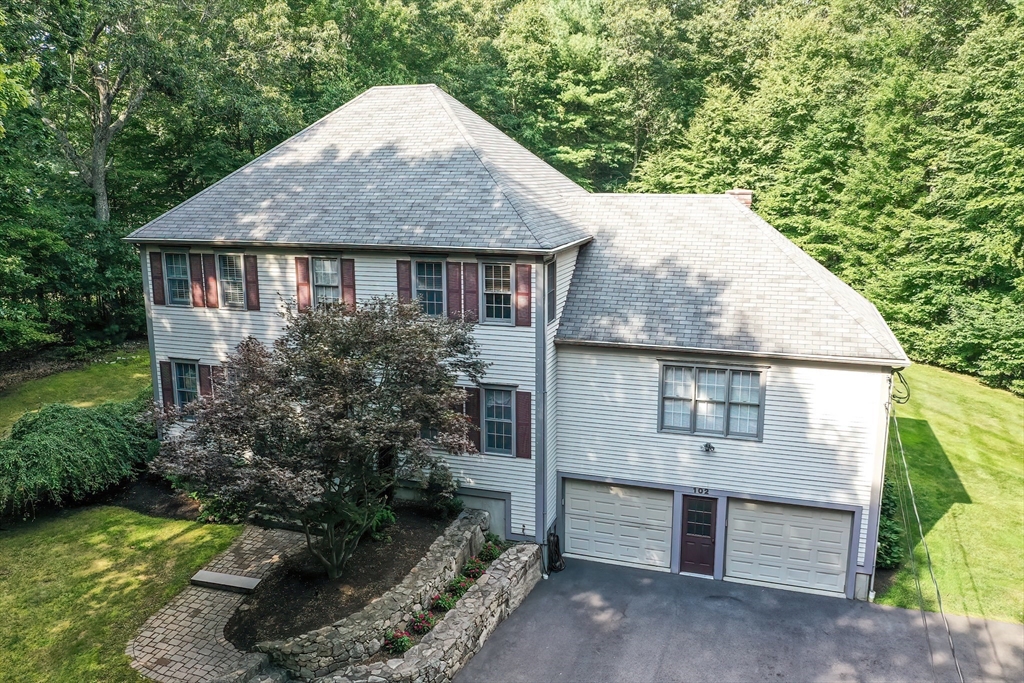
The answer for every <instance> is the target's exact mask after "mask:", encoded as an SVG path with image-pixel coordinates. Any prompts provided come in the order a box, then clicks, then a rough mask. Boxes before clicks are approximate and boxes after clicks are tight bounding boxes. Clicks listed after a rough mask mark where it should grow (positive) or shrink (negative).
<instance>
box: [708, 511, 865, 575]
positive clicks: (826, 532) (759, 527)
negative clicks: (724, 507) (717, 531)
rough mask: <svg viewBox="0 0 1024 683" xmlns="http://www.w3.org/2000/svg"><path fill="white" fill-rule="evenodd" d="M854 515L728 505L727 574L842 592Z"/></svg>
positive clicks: (838, 512)
mask: <svg viewBox="0 0 1024 683" xmlns="http://www.w3.org/2000/svg"><path fill="white" fill-rule="evenodd" d="M852 519H853V513H852V512H843V511H839V510H824V509H822V508H812V507H800V506H797V505H778V504H774V503H758V502H754V501H748V500H737V499H732V500H730V501H729V516H728V522H727V524H728V526H727V528H726V550H725V575H726V576H729V577H733V578H737V579H746V580H749V581H764V582H768V583H778V584H784V585H787V586H797V587H800V588H810V589H814V590H822V591H830V592H836V593H842V592H844V591H845V590H846V568H847V563H848V562H849V552H850V529H851V526H852V524H851V522H852Z"/></svg>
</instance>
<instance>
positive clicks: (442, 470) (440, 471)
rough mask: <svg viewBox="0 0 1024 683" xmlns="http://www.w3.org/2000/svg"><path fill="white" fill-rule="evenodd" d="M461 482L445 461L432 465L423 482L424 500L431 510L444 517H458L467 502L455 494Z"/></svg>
mask: <svg viewBox="0 0 1024 683" xmlns="http://www.w3.org/2000/svg"><path fill="white" fill-rule="evenodd" d="M458 488H459V482H458V481H457V480H456V479H455V477H453V476H452V471H451V469H449V467H448V465H447V464H445V463H444V462H443V461H440V460H439V461H437V462H435V463H433V464H432V465H431V466H430V475H429V476H428V477H427V480H426V482H424V484H423V502H424V503H425V504H426V506H427V508H429V509H430V511H431V512H433V513H434V514H436V515H438V516H439V517H441V518H443V519H449V518H451V517H457V516H458V514H459V513H460V512H462V509H463V508H464V507H465V504H464V503H463V502H462V499H461V498H459V497H458V496H456V495H455V492H456V490H458Z"/></svg>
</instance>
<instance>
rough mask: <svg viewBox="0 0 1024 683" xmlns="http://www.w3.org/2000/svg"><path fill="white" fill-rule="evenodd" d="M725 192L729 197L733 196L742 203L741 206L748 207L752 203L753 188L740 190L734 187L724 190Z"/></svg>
mask: <svg viewBox="0 0 1024 683" xmlns="http://www.w3.org/2000/svg"><path fill="white" fill-rule="evenodd" d="M725 193H726V194H727V195H729V196H730V197H735V198H736V199H738V200H740V201H741V202H742V203H743V206H745V207H747V208H748V209H749V208H750V205H751V204H753V203H754V191H753V190H741V189H739V188H736V189H734V190H726V191H725Z"/></svg>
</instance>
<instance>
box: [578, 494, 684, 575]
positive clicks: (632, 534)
mask: <svg viewBox="0 0 1024 683" xmlns="http://www.w3.org/2000/svg"><path fill="white" fill-rule="evenodd" d="M672 498H673V494H672V492H671V491H664V490H660V489H648V488H641V487H639V486H613V485H611V484H602V483H598V482H592V481H582V480H579V479H568V480H566V482H565V552H566V555H570V556H576V557H582V558H589V559H596V560H604V561H607V562H614V563H616V564H631V565H642V566H646V567H659V568H665V569H667V568H668V566H669V562H670V555H671V550H672Z"/></svg>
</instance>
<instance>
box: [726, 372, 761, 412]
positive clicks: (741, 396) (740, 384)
mask: <svg viewBox="0 0 1024 683" xmlns="http://www.w3.org/2000/svg"><path fill="white" fill-rule="evenodd" d="M730 384H731V390H730V395H729V400H730V401H732V402H733V403H750V404H753V405H757V404H758V403H760V402H761V373H759V372H741V371H739V370H733V372H732V379H731V380H730Z"/></svg>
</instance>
